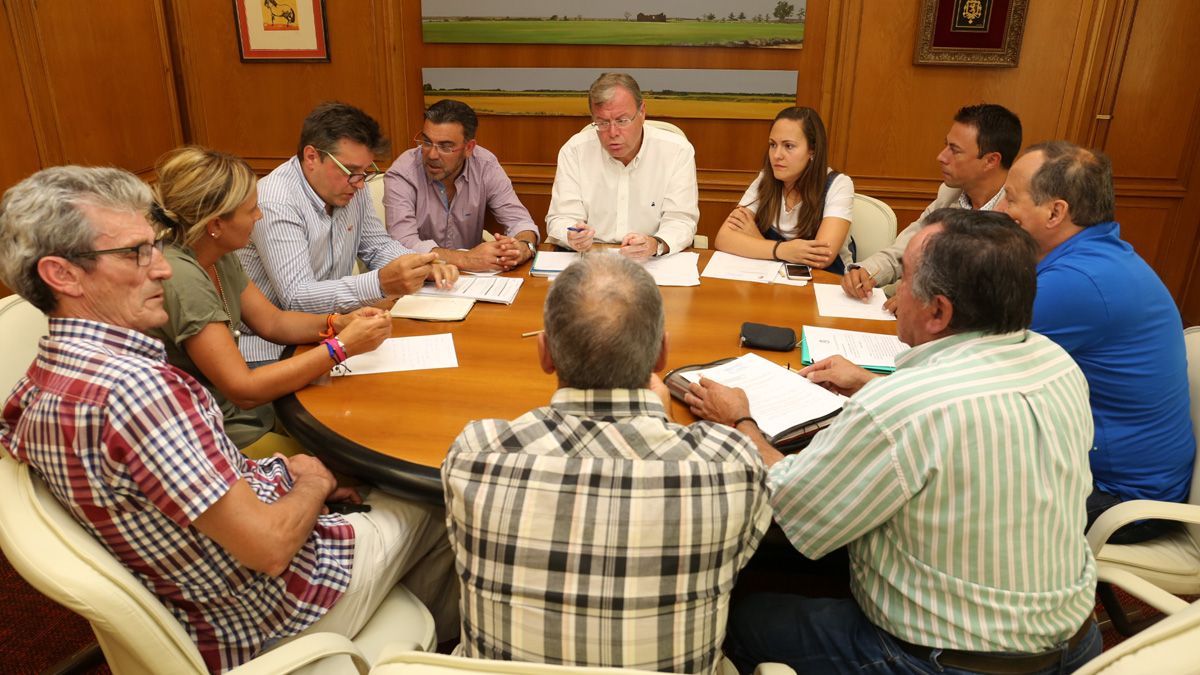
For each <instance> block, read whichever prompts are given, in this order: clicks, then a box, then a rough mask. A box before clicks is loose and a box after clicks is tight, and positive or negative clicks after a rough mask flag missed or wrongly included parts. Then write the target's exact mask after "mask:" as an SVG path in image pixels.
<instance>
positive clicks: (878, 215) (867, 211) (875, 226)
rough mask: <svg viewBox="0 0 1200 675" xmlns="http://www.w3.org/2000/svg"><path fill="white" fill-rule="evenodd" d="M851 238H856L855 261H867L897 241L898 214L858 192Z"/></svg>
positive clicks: (855, 200)
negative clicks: (872, 255)
mask: <svg viewBox="0 0 1200 675" xmlns="http://www.w3.org/2000/svg"><path fill="white" fill-rule="evenodd" d="M850 236H852V237H854V246H855V261H856V262H857V261H862V260H866V259H867V257H869V256H870V255H871V254H873V253H875V252H877V251H880V250H883V249H885V248H887V247H888V246H889V245H890V244H891V243H892V242H893V241H895V240H896V213H895V212H894V211H892V207H890V206H888V205H887V204H884V203H883V202H881V201H879V200H878V199H875V198H874V197H868V196H867V195H860V194H858V193H857V192H856V193H854V211H853V220H852V221H851V223H850Z"/></svg>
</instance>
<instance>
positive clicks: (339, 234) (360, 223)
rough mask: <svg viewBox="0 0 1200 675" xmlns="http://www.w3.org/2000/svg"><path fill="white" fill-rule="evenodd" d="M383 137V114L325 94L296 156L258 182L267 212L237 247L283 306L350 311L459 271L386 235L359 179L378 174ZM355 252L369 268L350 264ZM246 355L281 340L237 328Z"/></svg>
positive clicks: (269, 349)
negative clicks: (380, 119)
mask: <svg viewBox="0 0 1200 675" xmlns="http://www.w3.org/2000/svg"><path fill="white" fill-rule="evenodd" d="M388 148H389V143H388V141H387V139H385V138H384V137H383V133H382V132H381V131H380V129H379V123H378V122H376V121H375V120H374V119H372V118H371V117H370V116H369V115H367V114H366V113H365V112H363V111H362V110H359V109H358V108H355V107H354V106H351V105H347V104H345V103H337V102H329V103H322V104H320V105H318V106H317V107H316V108H314V109H313V111H312V112H311V113H309V114H308V117H307V118H305V120H304V127H303V129H302V130H301V132H300V143H299V146H298V147H297V149H296V156H295V157H292V158H291V159H289V160H288V161H287V162H285V163H283V164H282V165H280V166H279V167H277V168H276V169H275V170H274V171H272V172H271V173H270V175H268V176H267V177H266V178H264V179H262V181H260V182H259V184H258V205H259V208H261V209H262V212H263V218H262V220H261V221H259V223H258V224H257V225H256V226H255V228H254V232H253V233H252V234H251V235H250V245H249V246H247V247H246V248H244V249H242V250H241V251H239V252H238V257H239V258H240V259H241V261H242V266H243V267H245V268H246V274H247V275H248V276H249V277H250V279H251V280H252V281H254V284H255V285H256V286H258V288H259V290H261V291H262V292H263V294H264V295H266V296H267V298H268V299H269V300H270V301H271V302H273V303H275V305H276V306H277V307H279V308H280V309H286V310H295V311H299V312H309V313H312V314H321V313H326V312H340V313H345V312H350V311H353V310H355V309H358V308H359V307H363V306H365V305H373V304H376V303H378V302H380V301H381V300H385V299H389V298H397V297H399V296H402V295H406V294H409V293H413V292H415V291H417V290H418V289H420V288H421V286H422V285H423V284H424V283H425V281H426V280H432V281H434V282H436V283H437V284H438V286H441V287H445V288H448V287H449V286H451V285H453V284H454V282H455V281H456V280H457V279H458V269H457V268H456V267H454V266H453V265H445V264H439V263H444V262H446V261H444V260H440V259H439V258H438V255H437V254H436V253H416V252H415V251H412V250H410V249H408V248H405V247H404V246H403V245H402V244H400V243H399V242H397V241H396V240H394V239H392V238H391V237H389V236H388V234H387V231H386V230H384V227H383V223H382V222H381V221H380V220H379V217H378V216H377V215H376V214H375V209H374V207H373V206H372V204H371V197H370V194H368V193H366V192H365V191H364V190H363V188H365V187H366V184H367V183H368V182H370V181H373V180H376V179H378V178H380V177H382V175H383V173H382V172H381V171H380V170H379V166H378V165H376V164H375V156H376V155H380V154H383V153H385V152H387V150H388ZM356 259H361V260H362V261H363V263H364V264H365V265H366V266H367V268H368V271H367V272H365V273H363V274H358V275H355V274H354V264H355V260H356ZM238 346H239V348H240V349H241V350H242V355H243V356H245V358H246V361H247V362H248V363H251V364H255V363H262V362H268V361H274V360H276V359H278V358H279V354H280V353H281V352H282V351H283V347H281V346H279V345H277V344H274V343H271V342H267V341H266V340H264V339H262V338H261V337H258V336H257V335H254V334H253V333H252V332H250V331H249V330H248V328H245V327H243V328H242V338H241V340H240V341H239V344H238Z"/></svg>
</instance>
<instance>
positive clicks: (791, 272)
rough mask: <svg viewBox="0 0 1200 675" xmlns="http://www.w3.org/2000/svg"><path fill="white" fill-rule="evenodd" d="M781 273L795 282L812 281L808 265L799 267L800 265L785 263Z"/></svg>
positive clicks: (810, 269)
mask: <svg viewBox="0 0 1200 675" xmlns="http://www.w3.org/2000/svg"><path fill="white" fill-rule="evenodd" d="M783 272H784V274H786V275H787V278H789V279H794V280H796V281H801V280H803V281H811V280H812V268H810V267H809V266H808V265H801V264H800V263H785V264H784V266H783Z"/></svg>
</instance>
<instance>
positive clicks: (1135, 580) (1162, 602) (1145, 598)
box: [1096, 564, 1189, 614]
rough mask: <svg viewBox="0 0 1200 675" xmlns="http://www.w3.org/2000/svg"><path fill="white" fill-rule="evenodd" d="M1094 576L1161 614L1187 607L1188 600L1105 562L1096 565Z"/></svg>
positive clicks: (1172, 612)
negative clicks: (1117, 587) (1118, 587)
mask: <svg viewBox="0 0 1200 675" xmlns="http://www.w3.org/2000/svg"><path fill="white" fill-rule="evenodd" d="M1096 577H1097V578H1098V579H1099V580H1100V581H1103V582H1105V583H1109V584H1113V585H1114V586H1120V587H1121V588H1122V589H1124V590H1125V591H1126V592H1127V593H1129V594H1130V595H1132V596H1133V597H1135V598H1137V599H1139V600H1141V601H1142V602H1144V603H1146V604H1147V605H1150V606H1151V607H1153V608H1154V609H1157V610H1158V611H1160V612H1162V613H1163V614H1174V613H1175V612H1178V611H1180V610H1183V609H1185V608H1186V607H1188V604H1189V603H1188V602H1187V601H1186V600H1184V599H1183V598H1180V597H1176V596H1174V595H1171V594H1170V593H1168V592H1166V591H1164V590H1163V589H1161V588H1159V587H1158V586H1155V585H1154V584H1152V583H1150V582H1149V581H1146V580H1145V579H1143V578H1141V577H1139V576H1138V575H1136V574H1134V573H1132V572H1130V571H1128V570H1123V569H1119V568H1116V567H1111V566H1109V565H1105V564H1099V565H1097V566H1096Z"/></svg>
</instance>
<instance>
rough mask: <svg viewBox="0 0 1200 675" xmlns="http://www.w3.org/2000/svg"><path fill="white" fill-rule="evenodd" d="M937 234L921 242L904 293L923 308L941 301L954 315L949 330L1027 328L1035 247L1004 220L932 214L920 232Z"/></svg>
mask: <svg viewBox="0 0 1200 675" xmlns="http://www.w3.org/2000/svg"><path fill="white" fill-rule="evenodd" d="M938 223H941V225H942V231H941V232H937V233H934V234H933V235H931V236H930V237H929V238H928V239H926V240H925V248H924V249H922V251H921V255H920V257H919V258H918V260H919V262H918V263H917V265H916V267H915V268H913V270H912V278H911V280H910V288H911V290H912V294H913V296H914V297H916V299H917V300H920V301H921V302H924V303H928V302H930V301H932V300H933V298H934V297H935V296H938V295H941V296H943V297H945V298H946V299H947V300H949V301H950V304H951V305H952V306H953V307H954V313H953V314H952V315H951V317H950V326H949V330H950V331H952V332H954V333H966V332H970V331H980V332H983V333H986V334H999V333H1011V332H1013V331H1017V330H1022V329H1025V328H1029V324H1030V322H1031V321H1033V297H1034V295H1035V294H1036V293H1037V260H1038V256H1037V244H1035V243H1034V241H1033V237H1030V236H1029V234H1028V233H1027V232H1025V230H1022V229H1021V227H1020V226H1019V225H1017V223H1016V222H1015V221H1013V219H1012V218H1009V217H1008V215H1007V214H1004V213H1000V212H998V211H972V210H970V209H938V210H936V211H934V212H933V213H930V214H929V216H928V217H927V218H926V219H925V226H926V227H930V226H932V225H935V224H938Z"/></svg>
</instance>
